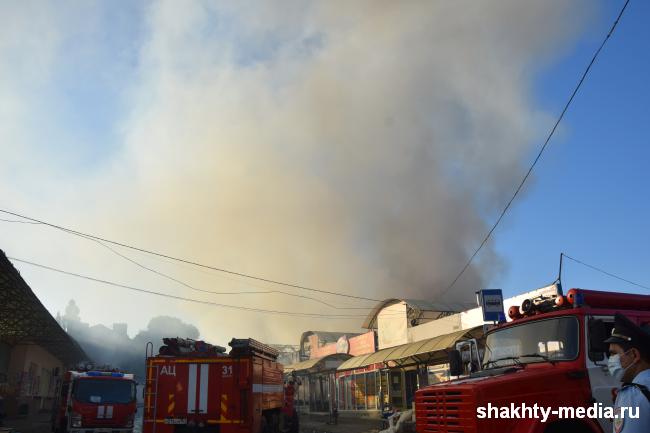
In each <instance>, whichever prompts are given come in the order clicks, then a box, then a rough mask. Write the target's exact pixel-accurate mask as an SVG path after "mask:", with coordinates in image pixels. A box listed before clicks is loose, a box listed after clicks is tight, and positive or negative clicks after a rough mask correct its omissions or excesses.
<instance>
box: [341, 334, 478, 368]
mask: <svg viewBox="0 0 650 433" xmlns="http://www.w3.org/2000/svg"><path fill="white" fill-rule="evenodd" d="M482 335H483V327H482V326H477V327H475V328H472V329H464V330H460V331H456V332H452V333H451V334H445V335H438V336H436V337H432V338H427V339H426V340H422V341H416V342H414V343H407V344H402V345H400V346H395V347H388V348H386V349H382V350H379V351H377V352H375V353H370V354H368V355H362V356H355V357H354V358H350V359H348V360H347V361H345V362H344V363H342V364H341V365H340V366H339V367H338V368H337V370H339V371H341V370H353V369H357V368H363V367H367V366H369V365H373V364H382V363H388V362H391V361H392V362H394V363H395V364H397V365H398V366H404V365H413V364H431V363H435V362H436V361H441V362H445V361H446V359H447V350H448V349H451V348H453V347H454V345H455V344H456V342H457V341H460V340H465V339H469V338H480V337H481V336H482Z"/></svg>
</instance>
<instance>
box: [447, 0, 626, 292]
mask: <svg viewBox="0 0 650 433" xmlns="http://www.w3.org/2000/svg"><path fill="white" fill-rule="evenodd" d="M629 2H630V0H626V2H625V4H624V5H623V7H622V8H621V11H620V12H619V14H618V16H617V17H616V20H615V21H614V24H612V27H611V28H610V30H609V32H608V33H607V36H605V39H603V41H602V43H601V44H600V46H599V47H598V49H597V50H596V52H595V53H594V55H593V57H592V58H591V61H590V62H589V64H588V65H587V68H586V69H585V70H584V72H583V73H582V76H581V77H580V80H579V81H578V84H577V85H576V87H575V88H574V89H573V92H572V93H571V96H570V97H569V99H568V100H567V102H566V104H565V105H564V108H563V109H562V112H561V113H560V116H559V117H558V118H557V120H556V122H555V124H554V125H553V128H551V131H550V133H549V134H548V136H547V137H546V140H545V141H544V145H543V146H542V147H541V148H540V150H539V152H538V153H537V156H536V157H535V159H534V160H533V163H532V164H531V165H530V168H528V171H527V172H526V175H525V176H524V177H523V179H522V180H521V182H520V183H519V186H517V189H516V190H515V193H514V194H513V195H512V197H511V198H510V200H509V201H508V203H507V204H506V206H505V207H504V208H503V210H502V211H501V214H500V215H499V217H498V218H497V220H496V222H495V223H494V224H493V225H492V228H491V229H490V231H488V233H487V235H486V236H485V238H484V239H483V241H482V242H481V244H480V245H479V246H478V248H476V250H474V253H473V254H472V255H471V256H470V258H469V260H468V261H467V263H465V266H463V268H462V269H461V271H460V272H459V273H458V275H456V278H454V280H453V281H452V282H451V284H449V286H447V288H446V289H445V290H444V292H442V294H443V295H444V294H445V293H447V292H448V291H449V290H451V288H452V287H454V285H455V284H456V282H458V280H459V279H460V277H461V276H462V275H463V274H464V273H465V271H466V270H467V268H469V265H470V264H471V263H472V261H473V260H474V258H475V257H476V255H477V254H478V253H479V251H481V249H483V247H484V246H485V244H486V243H487V241H488V240H489V239H490V237H491V236H492V233H493V232H494V230H496V228H497V226H498V225H499V223H500V222H501V220H502V219H503V217H504V216H505V214H506V212H508V209H510V205H512V202H513V201H514V200H515V198H516V197H517V195H518V194H519V192H520V191H521V189H522V188H523V186H524V184H525V183H526V181H527V180H528V177H529V176H530V174H531V173H532V171H533V169H534V168H535V166H536V165H537V162H538V161H539V160H540V158H541V157H542V154H543V153H544V150H546V147H547V146H548V143H549V142H550V141H551V138H552V137H553V135H554V134H555V130H556V129H557V127H558V125H559V124H560V122H561V121H562V119H563V118H564V115H565V113H566V112H567V110H568V109H569V106H570V105H571V103H572V102H573V99H574V98H575V96H576V94H577V93H578V90H580V87H582V83H583V82H584V81H585V78H587V74H589V71H590V70H591V67H592V66H593V64H594V63H595V62H596V59H597V58H598V55H599V54H600V52H601V51H602V49H603V47H604V46H605V44H606V43H607V41H608V40H609V38H610V37H611V35H612V33H613V32H614V29H616V26H617V25H618V22H619V21H620V19H621V17H622V16H623V12H625V9H626V8H627V5H628V3H629Z"/></svg>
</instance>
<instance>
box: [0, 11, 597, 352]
mask: <svg viewBox="0 0 650 433" xmlns="http://www.w3.org/2000/svg"><path fill="white" fill-rule="evenodd" d="M582 6H584V3H583V2H565V1H559V0H558V1H545V2H538V1H519V0H503V1H497V2H424V1H423V2H390V1H385V2H377V1H372V2H370V1H367V2H366V1H356V2H336V1H334V2H332V1H328V2H303V1H297V2H291V1H288V2H283V3H282V4H279V3H277V2H269V3H254V2H247V1H241V2H236V3H230V4H226V5H223V4H214V3H211V2H199V1H197V2H191V3H188V2H184V3H182V4H181V3H178V2H174V1H161V2H153V3H151V4H149V5H148V6H147V7H146V8H144V9H143V10H140V11H138V12H137V14H139V15H138V17H140V18H139V19H138V20H137V22H136V23H135V25H137V27H138V32H137V37H134V41H135V43H136V47H135V48H133V46H132V45H129V47H131V49H132V50H133V51H132V53H133V56H132V57H129V58H128V59H127V60H128V62H127V60H123V59H121V58H119V57H118V58H116V59H114V61H115V62H116V63H117V64H118V65H119V68H118V67H117V66H115V65H113V66H107V67H109V68H110V71H114V72H119V71H123V70H127V71H129V73H128V74H126V76H127V77H128V78H124V79H123V81H120V86H121V87H120V89H119V92H116V95H115V97H116V98H119V101H120V104H121V105H120V106H121V107H123V109H122V110H120V114H119V116H117V118H116V120H115V121H114V123H113V124H112V125H111V126H110V128H109V129H110V131H111V134H112V135H111V137H112V138H111V140H112V141H111V142H110V144H109V145H108V147H109V148H110V152H107V156H106V157H105V158H102V159H101V162H100V163H93V164H94V165H93V167H94V168H93V170H92V171H90V172H83V173H81V175H78V174H77V175H71V174H70V172H69V171H68V170H62V171H66V174H65V175H61V176H60V177H59V178H57V179H56V180H54V185H53V186H50V185H45V186H43V188H44V191H45V192H47V191H48V190H49V188H54V187H56V188H57V191H56V194H55V195H54V197H56V200H55V199H52V198H46V199H45V203H46V205H45V206H46V209H47V211H43V212H42V213H41V215H43V214H46V215H52V218H53V219H55V220H57V221H61V222H69V223H70V225H73V226H75V227H79V228H86V229H88V230H89V231H94V232H99V233H98V234H102V235H104V236H107V237H111V238H114V239H118V240H123V241H126V242H128V243H132V244H136V245H140V246H146V247H148V248H151V249H155V250H159V251H163V252H168V253H170V254H173V255H176V256H181V257H187V258H190V259H192V260H196V261H200V262H203V263H207V264H214V265H217V266H219V267H224V268H229V269H233V270H237V271H240V272H248V273H253V274H257V275H261V276H265V277H268V278H272V279H277V280H283V281H289V282H296V283H300V284H305V285H310V286H314V287H318V288H323V289H326V290H332V291H340V292H345V293H349V294H355V295H360V296H365V297H370V298H376V299H383V298H388V297H406V298H418V299H427V300H434V301H435V300H440V299H439V297H438V295H439V294H440V293H441V291H442V290H443V289H444V288H445V287H446V286H447V285H448V284H449V282H450V281H451V280H452V279H453V277H454V276H455V274H456V273H457V272H458V271H459V270H460V268H461V267H462V266H463V264H464V263H465V261H466V260H467V258H468V255H469V254H470V253H471V251H472V249H473V248H474V247H475V246H477V244H478V243H479V242H480V240H481V238H482V236H483V235H484V234H485V233H486V230H487V223H489V222H490V221H492V220H493V218H494V215H495V213H496V211H497V210H498V209H499V208H500V207H501V206H503V204H504V203H505V202H506V201H507V198H508V197H509V196H510V195H511V194H512V192H513V187H514V185H515V184H516V182H517V181H518V180H519V179H520V178H521V176H522V173H523V164H525V163H526V161H527V158H526V157H527V156H528V152H529V151H530V146H531V144H532V143H534V140H535V139H536V138H538V137H539V132H540V124H541V122H540V120H544V119H545V115H544V113H540V112H539V111H538V110H537V109H536V107H535V103H534V100H533V98H532V92H531V86H532V84H533V82H534V81H533V80H534V78H535V74H536V73H537V72H538V71H539V70H540V68H541V67H543V66H545V65H547V64H548V63H549V62H550V61H552V60H553V59H554V58H556V57H557V55H558V53H559V52H561V51H563V50H564V48H563V47H564V46H565V45H566V44H567V42H568V41H570V40H571V39H572V38H573V37H574V35H575V33H576V32H577V31H578V30H579V24H580V23H582V22H583V21H584V18H578V19H576V15H577V14H578V12H580V11H582V10H583V9H584V8H582ZM93 13H95V14H100V15H101V14H103V13H106V12H105V11H101V10H100V11H95V12H93ZM69 19H72V18H69ZM100 21H101V20H100ZM100 28H101V25H100ZM58 31H62V32H64V31H65V29H61V28H58ZM106 32H108V30H106ZM100 33H101V31H100ZM64 39H65V38H64ZM97 39H98V40H101V38H97ZM93 40H94V39H93ZM97 43H98V44H99V43H100V42H97ZM124 43H125V44H126V43H127V42H124ZM130 43H131V44H132V43H133V42H130ZM62 46H65V44H59V45H57V46H56V47H55V48H53V50H54V51H55V52H61V53H63V52H64V48H63V47H62ZM54 57H55V56H54ZM127 57H128V56H127ZM48 59H49V58H48ZM50 61H52V62H56V60H55V59H50ZM63 61H65V60H63ZM126 63H128V64H127V65H126V66H125V64H126ZM127 66H128V67H127ZM102 76H103V75H102ZM116 76H119V73H116V74H115V76H111V78H110V79H109V78H106V80H108V81H109V82H111V83H114V80H117V79H118V78H116ZM98 79H101V78H98ZM543 125H544V126H545V125H546V124H545V123H544V124H543ZM12 133H13V132H12ZM71 164H72V163H71ZM26 167H31V168H33V167H32V165H26ZM52 170H54V173H57V171H56V170H57V169H53V168H48V169H46V170H45V171H44V172H41V174H40V176H41V180H42V181H43V182H45V181H46V178H45V176H53V173H52ZM45 183H47V182H45ZM0 188H2V187H0ZM62 191H65V192H62ZM22 200H23V201H22V202H21V203H22V205H23V208H25V209H42V207H43V205H41V206H36V205H31V204H30V203H32V202H35V201H36V200H35V199H34V200H32V199H29V198H27V199H22ZM39 200H40V199H39ZM40 203H42V202H40ZM47 203H50V205H51V206H49V207H47ZM32 229H33V228H32ZM44 231H45V229H43V231H41V232H40V235H43V233H44ZM23 239H24V238H23ZM63 239H67V240H66V241H64V240H63ZM59 242H61V244H59ZM64 242H65V244H64ZM56 245H57V246H58V245H66V247H65V248H52V247H47V246H45V247H44V248H43V250H41V251H42V255H41V256H40V257H41V258H42V259H43V260H46V259H48V257H49V263H52V262H53V260H54V259H53V258H52V257H56V259H57V260H54V261H58V263H59V264H66V265H67V266H69V267H72V268H73V269H79V268H80V267H81V269H91V270H93V271H96V272H95V274H99V275H103V276H111V275H112V276H113V277H114V278H117V279H120V280H121V281H125V280H126V281H136V282H137V283H139V284H140V285H142V286H148V287H151V288H159V289H161V290H165V291H166V292H168V293H175V294H181V295H183V296H192V297H196V298H200V299H209V300H213V301H216V302H223V303H229V304H237V305H247V306H255V307H259V308H268V309H282V310H289V311H310V312H319V313H330V312H331V313H332V314H342V313H345V312H346V311H347V312H349V311H354V312H355V314H356V313H359V314H358V316H359V317H358V318H356V319H353V320H350V319H345V320H315V319H313V320H312V319H308V320H306V319H299V318H287V317H283V316H280V317H276V316H270V315H256V314H252V313H243V312H236V311H231V310H224V309H216V308H210V307H204V306H196V305H192V304H185V303H181V302H178V301H168V300H157V299H152V298H146V297H144V296H142V295H132V294H129V293H125V292H122V291H118V292H115V291H113V293H114V295H113V296H118V297H120V299H125V298H126V299H128V297H129V296H137V297H136V298H133V299H134V300H133V301H127V302H126V304H132V305H123V304H124V303H122V305H123V306H120V307H115V306H110V304H108V305H109V306H107V307H106V308H108V309H110V310H111V311H113V314H116V315H117V316H118V320H116V321H127V318H125V317H122V316H120V314H122V313H120V312H119V311H117V310H120V311H125V312H126V311H128V312H129V313H124V314H128V315H130V318H129V319H128V320H142V319H138V317H140V316H141V314H140V313H139V311H146V312H154V311H155V312H156V313H157V314H174V315H178V316H179V317H181V318H182V319H183V320H185V321H189V322H191V323H193V324H195V325H197V326H198V327H199V329H201V331H202V337H204V338H207V339H209V340H210V339H211V340H213V342H215V343H218V344H224V343H225V342H226V341H227V340H228V339H229V338H230V337H232V336H253V337H257V338H261V339H264V340H266V341H268V342H270V343H279V342H288V343H292V342H294V341H295V340H297V337H298V336H299V334H300V332H302V331H303V330H306V329H308V328H326V329H329V330H351V331H354V330H357V329H358V327H359V326H360V324H361V321H362V319H363V316H364V315H365V314H366V313H367V311H362V312H358V311H355V310H334V309H330V308H328V307H324V306H323V305H321V304H318V303H315V302H314V301H311V300H305V299H298V298H294V297H287V296H281V295H277V294H269V295H244V296H230V297H224V296H221V297H219V296H216V295H209V294H205V293H203V294H201V293H198V292H196V291H193V290H191V289H189V288H187V287H186V286H182V285H178V284H174V283H172V282H170V281H169V280H166V279H163V278H160V277H159V276H156V275H153V274H148V273H146V272H145V271H143V270H142V269H141V268H138V267H136V266H133V265H132V264H130V263H125V262H124V261H123V260H121V259H119V258H117V257H115V256H114V255H111V254H110V253H109V252H107V251H106V250H105V249H102V248H101V247H100V246H98V245H96V244H93V243H90V242H87V241H85V240H70V239H69V236H67V235H59V237H57V241H56ZM62 250H64V251H62ZM47 251H50V252H49V253H48V252H47ZM120 251H121V252H122V253H124V254H129V255H130V256H131V257H132V258H134V259H136V260H139V261H141V262H143V263H145V264H146V265H147V266H150V267H154V268H156V269H159V270H163V271H164V272H166V273H168V274H170V275H173V276H174V277H175V278H178V279H181V280H183V281H184V282H187V283H188V284H190V285H193V286H197V287H202V288H205V289H210V290H233V289H237V290H255V289H257V288H259V287H264V288H267V289H268V288H276V289H279V287H274V286H270V285H268V284H262V283H253V282H251V281H247V280H242V279H237V278H235V277H228V276H224V275H220V274H218V273H214V272H210V271H205V270H203V271H201V270H197V269H191V268H190V267H188V266H185V265H179V264H175V263H172V262H168V261H163V260H159V259H153V258H151V257H147V256H146V255H142V254H134V253H133V252H129V251H128V250H120ZM25 255H26V256H31V257H34V255H33V254H31V255H30V254H28V253H26V254H25ZM97 261H100V262H101V265H98V264H96V263H97ZM506 265H507V264H506V263H503V261H502V260H501V259H500V258H499V256H498V255H497V254H496V253H495V251H494V248H493V245H492V244H491V243H490V244H488V246H487V247H486V248H485V249H484V250H483V251H482V253H481V255H480V257H478V260H477V261H476V262H475V263H474V265H473V266H472V267H470V268H469V269H468V271H467V272H466V274H465V275H464V276H463V278H462V279H461V280H460V281H459V282H458V285H457V287H456V288H455V290H454V291H453V292H452V293H450V294H449V295H447V297H446V299H445V301H452V302H453V301H458V302H471V301H472V295H471V294H472V293H473V292H474V291H475V290H476V289H479V288H484V287H487V286H489V285H490V283H491V281H493V279H494V277H495V276H497V275H499V274H500V273H501V272H503V271H504V270H505V269H506ZM107 272H109V275H107V274H106V273H107ZM60 284H61V285H63V284H64V283H60ZM65 284H66V287H79V286H75V284H77V283H70V284H69V285H67V283H65ZM84 284H86V283H84ZM88 284H89V283H88ZM88 284H86V285H88ZM283 290H287V291H291V292H292V293H300V294H308V295H310V296H311V295H314V296H315V294H313V293H312V294H309V293H305V292H300V291H298V290H295V289H283ZM74 297H75V298H77V299H78V300H79V302H80V303H82V302H84V301H83V299H84V298H83V295H79V296H78V295H77V294H75V295H74ZM319 297H321V298H324V299H327V301H328V302H330V303H335V304H337V305H339V306H362V307H372V306H373V303H371V302H370V303H369V302H365V303H364V302H358V301H352V300H349V299H344V298H336V297H331V296H328V297H324V296H322V295H320V296H319ZM86 302H88V303H89V304H91V303H92V299H91V298H86ZM90 308H91V307H88V309H90ZM95 308H96V307H95ZM82 310H84V311H85V310H86V307H84V308H82ZM107 314H108V313H107ZM151 315H153V314H150V315H149V317H150V316H151ZM107 323H108V321H107Z"/></svg>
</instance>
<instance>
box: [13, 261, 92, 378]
mask: <svg viewBox="0 0 650 433" xmlns="http://www.w3.org/2000/svg"><path fill="white" fill-rule="evenodd" d="M0 341H2V342H5V343H8V344H10V345H15V344H20V343H33V344H37V345H39V346H41V347H43V348H45V349H46V350H47V351H48V352H50V354H52V355H54V356H55V357H56V358H58V359H59V360H60V361H61V362H63V363H64V364H66V365H72V364H76V363H78V362H79V361H87V360H89V358H88V355H86V353H85V352H84V351H83V349H82V348H81V347H80V346H79V344H78V343H77V342H76V341H75V340H74V339H73V338H72V337H70V336H69V335H68V334H67V333H66V332H65V331H64V330H63V328H61V326H60V325H59V324H58V323H57V321H56V320H55V319H54V317H52V315H51V314H50V313H49V311H47V309H46V308H45V307H44V306H43V304H42V303H41V301H40V300H39V299H38V298H37V297H36V295H35V294H34V292H33V291H32V289H31V288H30V287H29V285H27V283H26V282H25V280H23V278H22V277H21V276H20V272H18V270H17V269H16V268H14V266H13V265H12V264H11V262H10V261H9V259H7V256H6V255H5V254H4V252H3V251H2V250H0Z"/></svg>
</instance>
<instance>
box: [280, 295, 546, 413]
mask: <svg viewBox="0 0 650 433" xmlns="http://www.w3.org/2000/svg"><path fill="white" fill-rule="evenodd" d="M555 290H557V287H555V286H549V287H548V288H542V289H537V290H535V291H532V292H527V293H523V294H521V295H518V296H515V297H512V298H509V299H505V300H504V305H505V306H510V305H521V302H523V300H524V299H528V298H534V297H536V296H539V295H540V294H541V293H544V292H545V291H555ZM362 326H363V327H364V328H366V329H367V330H368V332H367V333H366V334H360V335H357V336H354V337H346V338H347V340H348V341H349V342H350V344H351V346H350V347H352V342H353V341H355V339H356V338H359V337H360V336H364V335H373V336H374V347H370V345H367V346H363V348H359V347H358V346H357V345H356V344H355V350H347V351H345V350H341V349H340V348H339V349H337V345H340V346H341V348H345V343H343V342H341V341H339V340H337V342H336V343H334V342H332V340H333V339H334V337H333V336H331V338H330V342H329V343H325V344H318V341H320V340H316V339H315V338H316V337H313V333H311V331H310V332H308V333H304V334H303V339H304V338H305V335H307V337H306V338H307V339H309V338H312V341H311V342H310V343H309V344H308V346H309V348H310V350H311V351H310V352H305V353H309V354H310V357H309V359H307V360H305V361H303V362H301V363H298V364H294V365H290V366H288V367H287V368H286V369H285V372H287V373H291V374H294V375H296V376H297V377H298V378H299V379H300V380H301V383H303V386H302V389H299V400H300V406H299V407H300V409H301V410H308V411H312V412H314V411H316V412H327V411H329V410H330V408H337V410H338V411H339V412H340V413H341V412H356V413H368V414H378V413H379V412H380V411H382V410H383V409H384V408H385V407H388V406H390V407H393V408H397V409H402V410H403V409H407V408H410V407H412V404H413V399H414V396H415V391H416V390H417V389H419V388H421V387H423V386H427V385H430V384H433V383H437V382H440V381H445V380H449V379H450V377H449V373H448V372H449V366H448V354H449V352H450V351H451V350H453V349H456V348H460V349H461V354H462V359H463V361H464V362H465V363H466V368H467V370H468V371H471V370H472V369H475V368H478V364H479V363H480V357H481V356H482V351H483V337H484V333H485V329H486V325H485V322H484V320H483V313H482V310H481V308H480V307H476V304H474V303H472V304H444V303H432V302H427V301H422V300H410V299H387V300H385V301H382V302H380V303H379V304H377V306H376V307H375V308H373V310H372V311H371V312H370V314H368V316H367V317H366V318H365V320H364V322H363V325H362ZM321 334H323V335H326V333H321ZM346 335H347V336H349V335H353V334H346ZM344 337H345V336H344V335H341V336H340V337H339V339H341V338H344ZM367 342H368V340H366V343H367ZM472 348H474V349H472ZM466 349H467V350H466ZM334 355H337V356H334ZM342 355H348V356H347V357H345V356H342ZM328 357H330V358H328ZM321 384H323V385H322V386H321Z"/></svg>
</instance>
